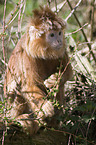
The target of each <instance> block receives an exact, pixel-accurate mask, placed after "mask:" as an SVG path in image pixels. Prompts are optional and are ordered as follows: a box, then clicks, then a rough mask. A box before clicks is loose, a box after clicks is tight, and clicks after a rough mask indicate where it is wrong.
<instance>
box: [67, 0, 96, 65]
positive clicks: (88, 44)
mask: <svg viewBox="0 0 96 145" xmlns="http://www.w3.org/2000/svg"><path fill="white" fill-rule="evenodd" d="M66 1H67V3H68V5H69V7H70V9H71V11H72V10H73V8H72V6H71V3H70V2H69V0H66ZM73 15H74V17H75V19H76V21H77V23H78V25H79V27H80V28H81V27H82V26H81V23H80V22H79V20H78V18H77V16H76V14H75V11H74V13H73ZM81 32H82V34H83V36H84V38H85V41H86V42H88V39H87V37H86V34H85V32H84V30H83V29H81ZM87 46H88V48H89V50H90V53H91V55H92V57H93V59H94V61H95V62H96V58H95V55H94V53H93V51H92V49H91V45H90V43H87Z"/></svg>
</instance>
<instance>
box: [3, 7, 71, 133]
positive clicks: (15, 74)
mask: <svg viewBox="0 0 96 145" xmlns="http://www.w3.org/2000/svg"><path fill="white" fill-rule="evenodd" d="M64 31H65V22H64V21H63V20H62V19H61V18H60V17H58V16H57V15H56V14H55V13H54V12H53V11H52V10H51V9H50V8H48V7H47V6H45V7H40V8H39V9H35V10H33V17H32V18H31V21H30V23H29V24H28V27H27V30H26V32H25V34H24V35H23V36H22V37H21V39H20V40H19V41H18V43H17V45H16V47H15V49H14V50H13V52H12V55H11V57H10V59H9V62H8V66H7V70H6V77H5V83H4V95H7V107H8V108H9V109H7V110H8V111H7V113H6V116H7V117H8V118H9V119H13V118H14V119H15V121H16V122H18V123H20V124H21V126H22V128H23V131H25V132H26V131H27V132H28V133H29V134H35V133H37V131H38V130H39V128H40V125H41V126H42V124H44V123H45V120H46V118H50V119H51V118H52V117H53V116H54V114H55V110H54V105H53V102H52V101H50V100H49V99H48V97H47V96H48V94H47V91H46V85H47V87H48V78H49V77H50V76H54V78H55V80H56V73H57V72H58V67H60V62H62V71H63V70H64V69H65V68H66V69H65V72H64V73H63V75H62V78H61V79H60V84H59V92H58V93H57V96H56V98H57V100H58V101H59V102H60V103H61V104H63V99H64V84H65V82H66V81H67V80H69V79H70V78H71V77H72V66H71V64H70V63H69V64H68V62H69V57H68V54H67V51H66V41H65V37H64V33H65V32H64ZM67 64H68V66H67ZM66 66H67V67H66ZM46 80H47V81H46ZM44 82H45V84H44ZM49 89H50V87H49Z"/></svg>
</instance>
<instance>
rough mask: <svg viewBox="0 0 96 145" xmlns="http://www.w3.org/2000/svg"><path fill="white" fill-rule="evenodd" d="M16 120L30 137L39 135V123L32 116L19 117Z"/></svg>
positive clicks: (23, 115)
mask: <svg viewBox="0 0 96 145" xmlns="http://www.w3.org/2000/svg"><path fill="white" fill-rule="evenodd" d="M15 120H16V121H17V122H18V123H20V125H21V127H22V129H23V131H24V132H26V133H29V134H30V135H32V134H35V133H37V131H38V130H39V128H40V125H39V121H38V120H36V119H34V118H32V117H31V115H30V114H22V115H19V116H18V117H16V119H15Z"/></svg>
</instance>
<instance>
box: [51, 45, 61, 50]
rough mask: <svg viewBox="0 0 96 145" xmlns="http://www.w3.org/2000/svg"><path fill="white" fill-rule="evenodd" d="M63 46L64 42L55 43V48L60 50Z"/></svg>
mask: <svg viewBox="0 0 96 145" xmlns="http://www.w3.org/2000/svg"><path fill="white" fill-rule="evenodd" d="M62 47H63V44H59V45H55V46H54V47H53V48H54V49H55V50H59V49H61V48H62Z"/></svg>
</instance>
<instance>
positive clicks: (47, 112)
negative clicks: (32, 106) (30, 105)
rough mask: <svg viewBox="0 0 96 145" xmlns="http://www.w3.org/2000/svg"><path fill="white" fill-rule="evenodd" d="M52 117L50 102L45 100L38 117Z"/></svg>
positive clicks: (52, 111)
mask: <svg viewBox="0 0 96 145" xmlns="http://www.w3.org/2000/svg"><path fill="white" fill-rule="evenodd" d="M53 115H54V107H53V105H52V102H50V101H47V100H46V101H45V102H44V104H43V105H42V109H41V111H40V112H39V114H38V117H39V118H42V119H44V118H46V117H52V116H53Z"/></svg>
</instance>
